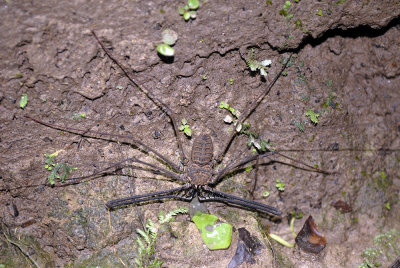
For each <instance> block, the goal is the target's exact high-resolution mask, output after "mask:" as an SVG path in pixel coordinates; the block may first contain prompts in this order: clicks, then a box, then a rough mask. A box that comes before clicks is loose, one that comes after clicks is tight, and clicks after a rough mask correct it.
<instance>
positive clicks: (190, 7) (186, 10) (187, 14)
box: [178, 0, 200, 21]
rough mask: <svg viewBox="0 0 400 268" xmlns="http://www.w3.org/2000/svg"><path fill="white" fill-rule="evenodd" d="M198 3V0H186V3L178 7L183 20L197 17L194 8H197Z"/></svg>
mask: <svg viewBox="0 0 400 268" xmlns="http://www.w3.org/2000/svg"><path fill="white" fill-rule="evenodd" d="M199 6H200V3H199V1H198V0H188V2H187V4H186V5H184V6H183V7H179V8H178V12H179V14H180V15H181V16H183V18H184V19H185V21H188V20H189V19H195V18H196V17H197V13H196V10H197V9H198V8H199Z"/></svg>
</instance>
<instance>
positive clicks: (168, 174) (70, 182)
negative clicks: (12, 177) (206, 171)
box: [0, 157, 186, 191]
mask: <svg viewBox="0 0 400 268" xmlns="http://www.w3.org/2000/svg"><path fill="white" fill-rule="evenodd" d="M125 162H135V163H139V164H142V165H145V166H149V167H151V168H153V169H144V168H140V167H136V168H135V169H140V170H144V171H147V172H150V173H153V174H156V175H163V176H166V177H170V178H173V179H175V180H177V181H181V182H186V180H185V179H183V177H181V176H179V175H178V174H175V173H173V172H171V171H169V170H167V169H164V168H161V167H158V166H156V165H153V164H151V163H147V162H144V161H141V160H138V159H136V158H134V157H130V158H127V159H124V160H121V161H119V162H117V163H114V164H112V165H110V166H108V167H105V168H103V169H101V170H99V171H96V172H94V173H92V174H89V175H86V176H81V177H74V178H69V179H66V180H65V181H64V182H61V183H56V184H54V185H52V184H50V183H48V182H46V183H39V184H31V185H24V186H17V187H14V188H8V189H7V190H8V191H9V190H17V189H23V188H32V187H39V186H49V187H65V186H69V185H74V184H79V183H81V182H82V181H89V180H93V179H95V178H98V177H99V176H102V175H104V174H106V173H107V172H108V171H109V170H112V169H116V168H124V167H125V166H123V165H122V164H123V163H125ZM0 190H3V189H0Z"/></svg>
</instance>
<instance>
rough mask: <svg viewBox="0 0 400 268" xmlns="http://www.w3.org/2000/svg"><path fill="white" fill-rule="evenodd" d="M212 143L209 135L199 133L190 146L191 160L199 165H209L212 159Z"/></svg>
mask: <svg viewBox="0 0 400 268" xmlns="http://www.w3.org/2000/svg"><path fill="white" fill-rule="evenodd" d="M213 153H214V149H213V143H212V139H211V137H210V135H208V134H201V135H200V136H198V137H197V138H196V139H195V140H194V142H193V146H192V162H193V163H194V164H196V165H199V166H201V167H202V166H205V165H209V164H210V163H211V161H212V159H213Z"/></svg>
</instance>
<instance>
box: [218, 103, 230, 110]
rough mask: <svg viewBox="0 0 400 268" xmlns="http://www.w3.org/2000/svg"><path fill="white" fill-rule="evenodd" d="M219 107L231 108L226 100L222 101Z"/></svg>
mask: <svg viewBox="0 0 400 268" xmlns="http://www.w3.org/2000/svg"><path fill="white" fill-rule="evenodd" d="M219 108H221V109H229V104H227V103H225V102H224V101H221V103H220V104H219Z"/></svg>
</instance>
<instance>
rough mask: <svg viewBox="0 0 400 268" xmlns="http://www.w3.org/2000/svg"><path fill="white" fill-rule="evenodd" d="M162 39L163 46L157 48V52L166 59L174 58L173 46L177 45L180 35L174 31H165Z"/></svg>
mask: <svg viewBox="0 0 400 268" xmlns="http://www.w3.org/2000/svg"><path fill="white" fill-rule="evenodd" d="M161 37H162V41H163V44H160V45H158V46H157V52H158V53H160V55H163V56H165V57H172V56H174V54H175V50H174V49H173V48H172V47H171V46H173V45H174V44H175V43H176V40H178V34H177V33H176V32H175V31H174V30H171V29H165V30H164V31H163V32H162V33H161Z"/></svg>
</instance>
